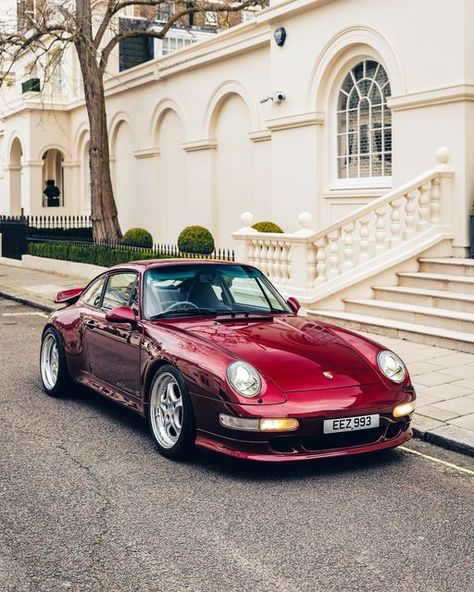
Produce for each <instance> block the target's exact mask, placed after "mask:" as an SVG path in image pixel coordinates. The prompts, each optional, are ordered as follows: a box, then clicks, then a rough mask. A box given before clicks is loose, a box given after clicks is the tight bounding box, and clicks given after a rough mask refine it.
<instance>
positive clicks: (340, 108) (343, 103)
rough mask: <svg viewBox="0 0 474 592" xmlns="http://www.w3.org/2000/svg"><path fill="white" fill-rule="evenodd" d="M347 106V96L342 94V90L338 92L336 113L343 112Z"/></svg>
mask: <svg viewBox="0 0 474 592" xmlns="http://www.w3.org/2000/svg"><path fill="white" fill-rule="evenodd" d="M346 105H347V95H346V93H344V92H342V90H341V91H340V92H339V103H338V105H337V109H338V111H344V109H345V108H346Z"/></svg>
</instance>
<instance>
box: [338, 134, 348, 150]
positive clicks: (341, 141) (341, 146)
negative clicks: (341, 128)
mask: <svg viewBox="0 0 474 592" xmlns="http://www.w3.org/2000/svg"><path fill="white" fill-rule="evenodd" d="M337 153H338V154H347V145H346V134H339V135H338V136H337Z"/></svg>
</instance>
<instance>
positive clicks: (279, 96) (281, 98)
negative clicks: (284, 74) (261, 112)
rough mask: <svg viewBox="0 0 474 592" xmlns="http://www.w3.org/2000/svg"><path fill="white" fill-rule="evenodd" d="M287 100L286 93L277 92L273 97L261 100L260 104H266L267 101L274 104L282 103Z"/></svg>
mask: <svg viewBox="0 0 474 592" xmlns="http://www.w3.org/2000/svg"><path fill="white" fill-rule="evenodd" d="M285 99H286V95H285V93H283V92H281V91H279V90H277V91H275V92H274V93H273V94H272V95H270V96H269V97H264V98H263V99H260V102H261V103H266V102H267V101H273V102H274V103H281V102H282V101H284V100H285Z"/></svg>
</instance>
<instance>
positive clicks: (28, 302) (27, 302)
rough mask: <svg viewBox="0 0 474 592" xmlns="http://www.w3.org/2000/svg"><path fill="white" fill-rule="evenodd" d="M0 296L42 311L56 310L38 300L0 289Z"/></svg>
mask: <svg viewBox="0 0 474 592" xmlns="http://www.w3.org/2000/svg"><path fill="white" fill-rule="evenodd" d="M0 298H6V299H7V300H14V301H15V302H18V303H19V304H25V305H26V306H31V308H37V309H38V310H42V311H44V312H53V311H54V310H56V309H55V308H54V307H53V306H48V305H47V304H41V303H40V302H36V301H35V300H29V299H28V298H23V297H22V296H17V295H16V294H9V293H8V292H2V291H0Z"/></svg>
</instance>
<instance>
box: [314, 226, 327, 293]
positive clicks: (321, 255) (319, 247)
mask: <svg viewBox="0 0 474 592" xmlns="http://www.w3.org/2000/svg"><path fill="white" fill-rule="evenodd" d="M327 243H328V241H327V239H326V237H325V236H323V237H322V238H320V239H319V240H318V241H317V242H316V278H315V280H314V283H315V284H320V283H322V282H324V281H325V280H326V246H327Z"/></svg>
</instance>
